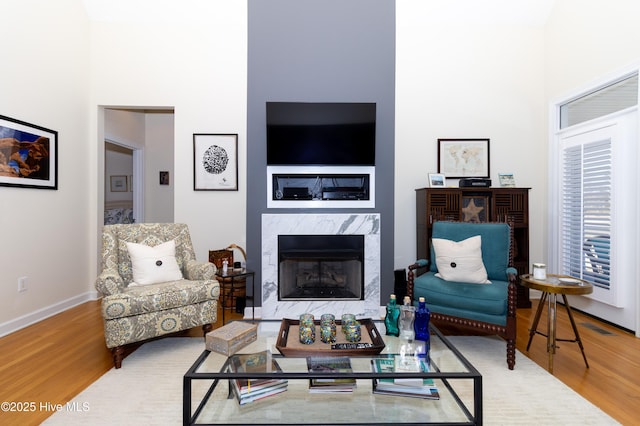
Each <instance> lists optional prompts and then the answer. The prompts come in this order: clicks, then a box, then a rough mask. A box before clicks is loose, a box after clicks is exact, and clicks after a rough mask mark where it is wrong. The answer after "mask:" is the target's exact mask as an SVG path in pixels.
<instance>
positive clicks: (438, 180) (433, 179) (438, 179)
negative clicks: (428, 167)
mask: <svg viewBox="0 0 640 426" xmlns="http://www.w3.org/2000/svg"><path fill="white" fill-rule="evenodd" d="M429 187H431V188H444V187H445V177H444V175H443V174H441V173H429Z"/></svg>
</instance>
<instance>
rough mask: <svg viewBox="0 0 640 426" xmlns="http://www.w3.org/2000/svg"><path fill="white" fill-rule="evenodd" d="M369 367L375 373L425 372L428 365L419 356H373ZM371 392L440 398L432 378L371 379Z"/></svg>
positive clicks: (427, 369)
mask: <svg viewBox="0 0 640 426" xmlns="http://www.w3.org/2000/svg"><path fill="white" fill-rule="evenodd" d="M371 369H372V371H374V372H377V373H402V372H419V371H422V372H426V371H429V366H428V365H427V364H426V362H425V360H424V358H421V357H410V358H407V357H400V356H395V357H393V358H374V359H372V360H371ZM373 393H377V394H383V395H397V396H408V397H414V398H424V399H440V394H439V393H438V388H437V386H436V384H435V382H434V381H433V379H421V378H419V377H416V378H413V377H407V378H401V377H394V378H385V379H373Z"/></svg>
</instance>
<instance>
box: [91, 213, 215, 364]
mask: <svg viewBox="0 0 640 426" xmlns="http://www.w3.org/2000/svg"><path fill="white" fill-rule="evenodd" d="M215 272H216V268H215V265H213V264H212V263H208V262H198V261H196V258H195V253H194V251H193V245H192V243H191V237H190V235H189V229H188V227H187V225H185V224H177V223H140V224H119V225H107V226H105V227H104V228H103V232H102V272H101V273H100V275H99V276H98V278H97V280H96V284H95V285H96V289H97V290H98V291H99V292H100V293H101V294H102V317H103V319H104V335H105V340H106V344H107V347H108V348H110V349H111V352H112V353H113V362H114V365H115V367H116V368H120V366H121V364H122V358H123V354H124V348H123V347H124V345H126V344H129V343H133V342H140V341H143V340H147V339H151V338H154V337H158V336H162V335H166V334H169V333H175V332H177V331H182V330H186V329H189V328H193V327H197V326H202V328H203V331H204V333H205V334H206V333H207V332H208V331H210V330H211V329H212V323H215V322H216V320H217V314H218V297H219V294H220V286H219V284H218V281H217V280H216V279H215Z"/></svg>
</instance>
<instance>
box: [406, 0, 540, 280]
mask: <svg viewBox="0 0 640 426" xmlns="http://www.w3.org/2000/svg"><path fill="white" fill-rule="evenodd" d="M493 3H495V2H493ZM525 3H527V2H525ZM436 4H438V3H436V2H415V1H402V0H399V1H398V2H397V51H396V57H397V59H396V61H397V68H396V182H395V183H396V199H395V214H396V220H395V254H396V259H395V266H396V268H406V267H407V266H408V265H409V264H411V263H413V261H414V260H415V256H416V218H415V205H416V203H415V189H416V188H423V187H426V186H428V183H427V174H428V173H430V172H431V173H435V172H436V171H437V168H438V165H437V158H438V148H437V140H438V138H489V139H490V160H491V164H490V169H491V170H490V173H491V179H492V181H493V184H494V185H495V186H497V185H498V177H497V174H498V173H499V172H502V173H505V172H512V173H514V176H515V180H516V184H517V186H519V187H531V191H530V193H529V214H530V237H531V238H530V240H531V247H530V257H531V260H532V261H535V260H536V259H541V258H543V251H544V241H543V239H542V238H541V236H543V235H544V229H545V214H546V207H545V206H546V185H547V182H546V128H545V126H544V125H545V105H544V75H543V70H544V68H543V64H544V27H543V26H542V25H541V24H540V23H539V22H529V21H528V20H525V18H526V19H529V18H527V17H524V18H522V19H520V18H518V17H517V16H515V15H514V16H512V17H511V21H510V22H512V23H511V24H506V23H505V22H503V21H502V17H501V16H498V15H499V14H498V13H496V14H495V15H494V14H489V15H487V8H486V6H487V5H486V3H485V2H465V5H466V7H465V8H458V9H456V7H455V6H451V7H445V6H443V7H440V8H438V7H435V5H436ZM451 4H452V3H449V5H451ZM440 5H441V6H442V4H440ZM491 10H496V9H491ZM476 18H477V19H476ZM455 184H457V182H455Z"/></svg>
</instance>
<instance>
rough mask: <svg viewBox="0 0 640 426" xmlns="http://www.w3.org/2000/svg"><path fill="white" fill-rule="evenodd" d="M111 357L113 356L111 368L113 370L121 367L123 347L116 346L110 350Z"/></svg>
mask: <svg viewBox="0 0 640 426" xmlns="http://www.w3.org/2000/svg"><path fill="white" fill-rule="evenodd" d="M111 355H113V366H114V367H115V368H120V367H122V358H123V357H124V347H122V346H116V347H115V348H111Z"/></svg>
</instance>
